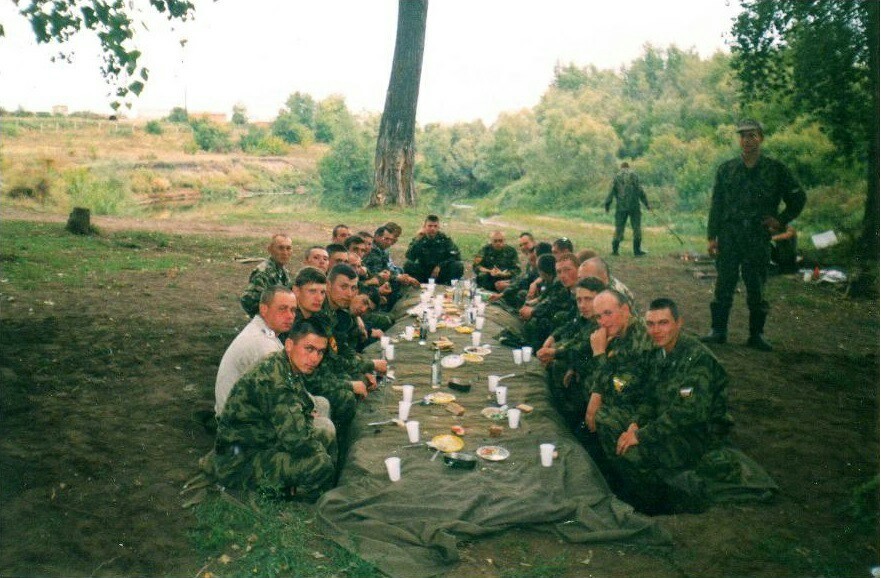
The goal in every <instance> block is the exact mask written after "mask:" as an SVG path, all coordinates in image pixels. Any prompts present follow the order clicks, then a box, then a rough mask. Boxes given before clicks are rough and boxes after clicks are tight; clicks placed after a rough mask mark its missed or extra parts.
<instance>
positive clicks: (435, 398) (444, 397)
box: [425, 391, 456, 404]
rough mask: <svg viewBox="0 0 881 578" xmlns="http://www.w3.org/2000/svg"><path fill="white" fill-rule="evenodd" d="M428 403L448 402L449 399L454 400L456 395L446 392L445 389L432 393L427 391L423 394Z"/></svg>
mask: <svg viewBox="0 0 881 578" xmlns="http://www.w3.org/2000/svg"><path fill="white" fill-rule="evenodd" d="M425 399H427V400H428V401H429V402H430V403H436V404H444V403H450V402H451V401H456V396H455V395H453V394H452V393H447V392H445V391H436V392H434V393H429V394H428V395H426V396H425Z"/></svg>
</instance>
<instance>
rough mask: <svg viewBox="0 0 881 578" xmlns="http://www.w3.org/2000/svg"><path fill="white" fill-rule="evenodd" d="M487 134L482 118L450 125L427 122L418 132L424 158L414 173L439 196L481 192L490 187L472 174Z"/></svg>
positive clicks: (420, 148) (478, 193)
mask: <svg viewBox="0 0 881 578" xmlns="http://www.w3.org/2000/svg"><path fill="white" fill-rule="evenodd" d="M486 136H487V129H486V127H485V126H484V125H483V123H482V122H480V121H476V122H472V123H457V124H454V125H452V126H444V125H439V124H430V125H428V126H426V127H425V130H423V131H422V132H421V133H420V134H419V135H418V136H417V146H418V148H419V150H421V151H422V154H423V158H422V163H421V166H420V167H419V171H418V172H417V175H418V176H419V179H420V180H421V181H424V182H426V183H428V184H430V185H432V186H433V187H434V188H435V189H436V191H437V193H438V194H439V195H442V196H446V197H450V198H455V197H457V196H462V195H465V196H480V195H484V194H486V192H487V191H488V190H489V186H488V185H487V183H485V182H483V181H482V180H480V179H479V178H478V177H477V175H476V174H475V170H476V168H477V164H478V159H479V152H480V146H481V144H482V142H483V139H484V138H486Z"/></svg>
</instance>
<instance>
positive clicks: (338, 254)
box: [325, 243, 349, 271]
mask: <svg viewBox="0 0 881 578" xmlns="http://www.w3.org/2000/svg"><path fill="white" fill-rule="evenodd" d="M325 250H326V251H327V270H328V271H330V270H331V269H333V267H334V265H337V264H339V263H348V262H349V250H348V249H346V246H345V245H340V244H338V243H331V244H330V245H328V246H327V247H325Z"/></svg>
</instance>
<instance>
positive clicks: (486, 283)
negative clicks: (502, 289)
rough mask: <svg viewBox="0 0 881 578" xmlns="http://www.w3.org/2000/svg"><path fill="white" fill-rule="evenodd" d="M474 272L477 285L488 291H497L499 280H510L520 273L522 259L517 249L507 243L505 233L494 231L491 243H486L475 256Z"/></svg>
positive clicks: (490, 237) (491, 235) (490, 238)
mask: <svg viewBox="0 0 881 578" xmlns="http://www.w3.org/2000/svg"><path fill="white" fill-rule="evenodd" d="M473 267H474V272H475V273H476V274H477V286H478V287H481V288H483V289H486V290H487V291H496V290H498V288H497V287H496V285H497V284H498V282H499V281H510V279H511V278H512V277H515V276H516V275H519V274H520V259H519V258H518V256H517V249H515V248H514V247H512V246H511V245H508V244H506V243H505V234H504V233H502V232H501V231H493V232H492V233H491V234H490V236H489V244H487V245H484V246H483V248H481V249H480V252H479V253H478V254H477V255H475V257H474V265H473Z"/></svg>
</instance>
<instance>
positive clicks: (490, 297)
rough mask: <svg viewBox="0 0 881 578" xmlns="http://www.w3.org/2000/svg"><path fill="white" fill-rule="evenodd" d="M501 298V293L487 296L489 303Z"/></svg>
mask: <svg viewBox="0 0 881 578" xmlns="http://www.w3.org/2000/svg"><path fill="white" fill-rule="evenodd" d="M501 298H502V294H501V293H493V294H492V295H490V296H489V300H490V301H498V300H499V299H501Z"/></svg>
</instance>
